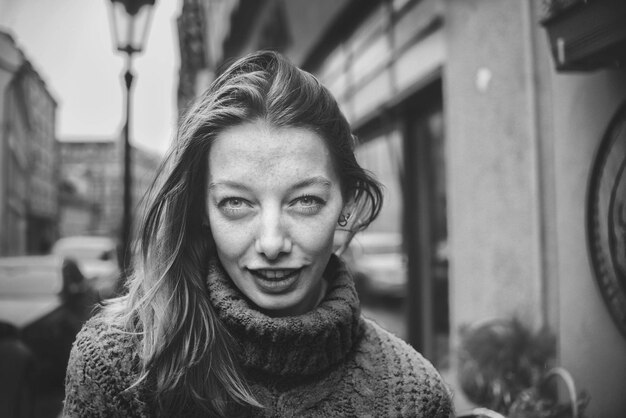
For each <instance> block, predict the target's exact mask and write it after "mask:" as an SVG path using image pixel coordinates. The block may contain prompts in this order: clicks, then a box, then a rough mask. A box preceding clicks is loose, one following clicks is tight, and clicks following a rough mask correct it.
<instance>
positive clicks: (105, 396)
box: [64, 314, 140, 417]
mask: <svg viewBox="0 0 626 418" xmlns="http://www.w3.org/2000/svg"><path fill="white" fill-rule="evenodd" d="M110 322H111V321H110V320H108V318H107V317H106V316H105V315H103V314H98V315H96V316H94V317H93V318H91V319H90V320H89V321H87V322H86V323H85V325H84V326H83V328H82V329H81V331H80V332H79V333H78V335H77V336H76V341H75V342H74V345H73V346H72V351H71V354H70V359H69V362H68V367H67V374H66V378H65V406H64V408H65V409H64V416H81V417H82V416H94V417H95V416H111V415H112V414H113V415H115V414H116V413H119V412H120V411H123V410H124V408H126V407H128V406H129V405H131V404H133V403H134V402H135V400H136V395H137V393H136V392H137V391H136V390H132V388H131V386H132V385H133V384H134V382H135V381H136V379H137V377H138V370H139V364H140V363H139V356H138V353H137V350H136V348H135V347H136V344H135V339H134V338H133V335H132V334H130V333H127V332H124V331H122V330H120V329H119V328H117V327H115V326H113V325H112V324H111V323H110ZM129 388H130V389H129Z"/></svg>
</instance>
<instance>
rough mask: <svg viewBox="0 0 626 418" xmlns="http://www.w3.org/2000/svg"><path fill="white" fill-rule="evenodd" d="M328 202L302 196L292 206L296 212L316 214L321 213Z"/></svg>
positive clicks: (314, 197) (315, 197)
mask: <svg viewBox="0 0 626 418" xmlns="http://www.w3.org/2000/svg"><path fill="white" fill-rule="evenodd" d="M325 203H326V202H325V201H324V200H323V199H320V198H319V197H317V196H309V195H306V196H300V197H299V198H297V199H295V200H294V201H293V203H292V205H291V207H292V208H294V209H295V210H297V211H299V212H301V213H305V214H315V213H317V212H319V211H320V210H321V209H322V207H323V206H324V204H325Z"/></svg>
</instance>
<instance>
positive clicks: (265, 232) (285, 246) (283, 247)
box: [255, 213, 291, 260]
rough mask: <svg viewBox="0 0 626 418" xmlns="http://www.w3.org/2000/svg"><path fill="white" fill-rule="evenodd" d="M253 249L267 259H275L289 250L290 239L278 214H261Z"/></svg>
mask: <svg viewBox="0 0 626 418" xmlns="http://www.w3.org/2000/svg"><path fill="white" fill-rule="evenodd" d="M255 250H256V251H257V252H258V253H259V254H263V255H264V256H265V257H266V258H268V259H269V260H275V259H276V258H278V256H280V255H281V254H287V253H289V252H291V239H290V238H289V235H288V233H287V231H286V230H285V228H284V226H283V222H282V221H281V217H280V215H279V214H275V213H266V214H263V216H262V219H261V225H260V227H259V233H258V236H257V239H256V242H255Z"/></svg>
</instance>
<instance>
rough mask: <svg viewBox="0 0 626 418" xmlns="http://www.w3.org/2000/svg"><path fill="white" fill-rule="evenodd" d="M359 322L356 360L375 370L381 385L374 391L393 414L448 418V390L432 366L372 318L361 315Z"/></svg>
mask: <svg viewBox="0 0 626 418" xmlns="http://www.w3.org/2000/svg"><path fill="white" fill-rule="evenodd" d="M362 323H363V338H362V340H361V343H360V346H359V355H357V362H360V363H365V364H362V366H363V367H369V368H370V370H372V371H373V372H374V373H375V376H373V377H374V378H375V379H377V381H378V382H379V384H380V385H381V387H379V390H378V391H377V392H378V393H380V394H385V396H387V397H389V398H390V399H389V400H390V404H391V405H394V409H395V411H394V413H396V414H398V415H401V416H424V417H448V416H449V415H450V414H451V412H452V399H451V391H450V389H449V388H448V386H447V385H446V383H445V382H444V381H443V379H442V378H441V375H440V374H439V372H437V370H436V369H435V368H434V366H433V365H432V364H431V363H430V362H429V361H428V360H426V359H425V358H424V357H423V356H422V355H421V354H420V353H418V352H417V351H416V350H415V349H414V348H413V347H411V346H410V345H409V344H407V343H406V342H405V341H403V340H402V339H400V338H398V337H396V336H395V335H393V334H392V333H390V332H388V331H387V330H385V329H383V328H382V327H381V326H380V325H378V324H376V323H375V322H374V321H372V320H370V319H367V318H363V321H362ZM396 398H397V399H396ZM390 413H391V411H390Z"/></svg>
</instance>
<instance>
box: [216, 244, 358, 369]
mask: <svg viewBox="0 0 626 418" xmlns="http://www.w3.org/2000/svg"><path fill="white" fill-rule="evenodd" d="M324 278H325V279H326V280H327V282H328V289H327V292H326V296H325V297H324V298H323V299H322V301H321V303H320V304H319V305H318V306H317V307H316V308H315V309H313V310H312V311H310V312H308V313H306V314H303V315H298V316H289V317H281V318H273V317H270V316H267V315H266V314H264V313H262V312H259V311H258V310H257V309H256V308H255V306H254V305H253V304H252V303H251V302H249V301H248V300H247V299H246V298H245V297H244V296H243V295H242V293H241V292H240V291H239V289H237V287H236V286H235V285H234V284H233V283H232V281H231V280H230V278H229V277H228V276H227V274H226V273H225V272H224V270H223V268H222V267H221V265H220V264H219V262H214V263H212V264H211V266H210V268H209V274H208V278H207V287H208V290H209V297H210V299H211V303H212V305H213V307H214V308H215V310H216V312H217V315H218V316H219V318H220V319H221V320H222V323H223V324H224V325H225V326H226V328H227V329H228V331H229V332H230V333H231V334H232V336H233V337H234V339H235V340H236V341H237V342H238V343H239V346H240V351H239V357H240V362H241V365H242V367H243V368H244V369H248V370H250V369H251V370H254V371H262V372H266V373H270V374H276V375H281V376H295V375H300V376H306V375H313V374H316V373H319V372H322V371H324V370H326V369H328V368H329V367H331V366H333V365H335V364H337V363H339V362H341V361H342V360H343V359H344V358H345V356H346V355H347V354H348V353H349V352H350V350H351V349H352V347H353V346H354V345H355V344H356V341H357V340H358V339H359V338H360V335H361V325H360V319H359V318H360V308H359V300H358V297H357V294H356V291H355V288H354V282H353V281H352V277H351V276H350V273H349V272H348V270H347V268H346V266H345V264H344V263H343V262H342V261H341V260H340V259H339V258H338V257H336V256H335V255H333V256H331V259H330V261H329V263H328V266H327V267H326V271H325V273H324Z"/></svg>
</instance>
